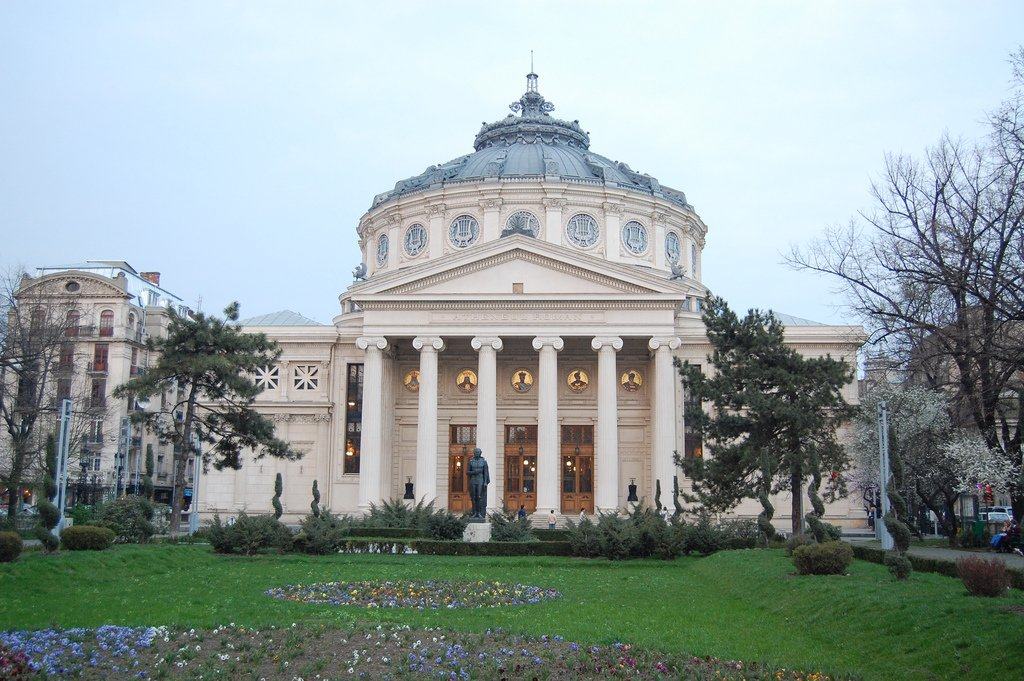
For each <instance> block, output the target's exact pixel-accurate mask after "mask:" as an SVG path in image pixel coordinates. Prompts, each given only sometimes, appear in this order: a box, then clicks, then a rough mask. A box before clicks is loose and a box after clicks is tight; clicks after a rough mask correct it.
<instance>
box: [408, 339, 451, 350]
mask: <svg viewBox="0 0 1024 681" xmlns="http://www.w3.org/2000/svg"><path fill="white" fill-rule="evenodd" d="M412 346H413V347H414V348H416V349H417V350H420V351H423V350H427V351H428V352H429V351H430V349H431V348H433V349H434V350H436V351H437V352H441V351H442V350H444V339H443V338H441V337H440V336H416V337H415V338H413V339H412Z"/></svg>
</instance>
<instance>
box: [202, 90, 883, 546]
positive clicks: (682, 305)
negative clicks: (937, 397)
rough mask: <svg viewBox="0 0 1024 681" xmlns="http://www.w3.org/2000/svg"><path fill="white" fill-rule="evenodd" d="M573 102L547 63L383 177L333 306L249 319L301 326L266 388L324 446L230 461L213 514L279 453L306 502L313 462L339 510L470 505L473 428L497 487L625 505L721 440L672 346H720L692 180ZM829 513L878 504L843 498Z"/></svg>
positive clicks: (524, 499) (538, 505) (556, 504)
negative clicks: (417, 160) (480, 121)
mask: <svg viewBox="0 0 1024 681" xmlns="http://www.w3.org/2000/svg"><path fill="white" fill-rule="evenodd" d="M553 108H554V107H553V106H552V105H551V104H550V103H549V102H547V101H546V100H545V99H544V97H542V96H541V95H540V93H539V92H538V91H537V76H536V75H535V74H532V73H531V74H529V75H528V76H527V91H526V93H525V94H524V95H523V96H522V97H521V98H520V99H519V100H518V101H517V102H515V103H514V104H512V106H511V109H512V111H513V113H512V114H510V115H508V116H507V117H505V118H503V119H501V120H499V121H497V122H495V123H491V124H485V125H484V126H483V127H482V128H481V129H480V131H479V132H478V133H477V135H476V138H475V140H474V142H473V152H472V153H469V154H466V155H463V156H459V157H458V158H455V159H453V160H451V161H448V162H446V163H443V164H440V165H436V166H430V167H429V168H427V169H426V170H425V171H424V172H423V173H421V174H419V175H416V176H414V177H410V178H408V179H405V180H402V181H400V182H398V183H396V184H395V187H394V189H392V190H390V191H387V192H384V193H382V194H379V195H377V196H376V197H375V198H374V199H373V203H372V205H371V207H370V209H369V210H368V211H367V212H366V213H365V215H363V216H362V218H361V219H360V221H359V225H358V227H357V234H358V238H359V245H360V248H361V250H362V253H363V262H364V264H362V265H360V267H359V268H358V269H357V271H356V280H355V281H354V283H353V284H352V285H351V286H350V287H349V288H348V289H347V290H345V291H344V292H343V293H341V295H340V297H339V301H340V314H338V316H337V317H335V318H334V320H333V324H332V325H321V324H317V323H315V322H313V321H311V320H308V319H305V318H303V317H301V316H299V315H297V314H295V313H293V312H287V311H285V312H278V313H274V314H269V315H264V316H261V317H255V318H252V319H248V320H246V321H245V322H244V323H245V325H246V327H247V329H249V330H252V331H260V332H263V333H266V334H267V335H268V336H270V337H271V338H273V339H274V340H276V341H277V342H278V343H279V344H280V345H281V347H282V348H283V355H282V357H281V359H280V361H279V362H278V363H277V364H275V365H274V366H268V367H266V368H265V369H264V370H262V371H261V372H259V374H258V375H257V377H256V378H257V381H258V382H259V385H260V386H262V387H263V389H264V392H263V394H262V396H261V397H260V398H259V399H258V401H257V403H258V406H259V409H260V410H261V411H263V412H264V413H266V414H268V415H270V416H271V418H272V419H273V420H274V421H275V422H276V423H277V427H278V434H279V435H280V436H281V437H283V438H284V439H286V440H288V441H289V442H291V443H292V444H293V445H294V446H295V447H296V448H298V449H300V450H302V451H304V452H305V455H304V456H303V458H302V459H300V460H298V461H294V462H279V461H273V460H270V459H260V460H255V461H253V460H247V461H246V462H245V464H244V466H243V468H242V470H241V471H238V472H234V471H223V472H211V473H210V474H209V475H208V476H207V477H205V478H204V480H203V482H202V483H201V485H200V490H199V493H198V496H199V500H200V502H199V503H200V508H201V509H202V511H203V512H204V513H205V514H207V515H212V514H213V513H215V512H216V513H219V514H221V515H222V516H223V515H231V514H234V513H237V512H239V511H241V510H246V511H249V512H264V511H266V510H268V509H269V508H270V500H271V497H272V495H273V483H274V477H275V475H276V473H278V472H280V473H282V476H283V479H284V488H285V492H284V495H283V504H284V507H285V513H286V519H291V520H296V519H298V518H299V517H300V516H302V515H305V514H306V513H308V511H309V503H310V500H311V492H310V489H311V486H312V483H313V481H314V480H316V481H317V482H318V487H319V489H320V491H321V495H322V498H321V504H322V505H323V506H325V507H326V508H329V509H330V510H331V511H333V512H335V513H359V512H361V511H364V510H365V509H367V508H368V507H369V505H370V504H371V503H379V502H380V501H382V500H385V499H392V498H406V499H417V500H418V499H427V500H435V501H436V503H437V505H439V506H442V507H447V508H450V509H452V510H454V511H462V510H465V509H468V508H469V505H470V501H469V494H468V487H467V483H466V477H465V473H464V471H465V467H466V460H467V458H468V457H470V456H471V455H472V451H473V448H474V447H480V448H481V449H482V450H483V455H484V457H485V458H486V459H487V461H488V463H489V464H490V471H491V478H492V484H491V485H490V487H489V490H488V506H489V508H499V507H501V506H502V505H504V506H507V507H509V508H512V509H518V508H519V506H520V505H522V506H525V507H526V509H527V510H528V511H530V512H536V513H537V516H538V517H540V516H544V517H546V516H547V514H548V512H549V511H550V510H552V509H553V510H554V511H555V512H556V513H560V514H565V515H575V514H578V513H579V511H580V510H581V509H583V510H586V511H587V512H588V513H591V512H594V511H612V510H615V509H622V508H625V507H626V506H627V504H628V503H629V502H630V501H632V500H634V499H636V500H642V501H645V502H646V503H653V500H654V498H655V496H656V494H657V493H658V489H659V488H660V494H661V500H662V502H663V503H666V504H671V501H670V500H671V493H672V487H673V478H674V477H676V476H681V472H680V471H678V470H677V469H676V467H675V465H674V459H673V455H674V453H676V452H679V453H680V454H683V455H685V456H700V455H702V453H703V452H702V443H701V442H700V440H699V436H698V435H697V434H696V433H693V432H689V431H687V429H686V427H685V424H684V422H683V417H682V411H683V410H682V405H683V400H684V399H685V396H684V391H683V387H682V385H681V383H680V381H679V380H678V377H677V374H676V372H675V369H674V367H673V358H677V357H678V358H680V359H686V360H690V361H691V362H693V363H697V364H702V363H705V362H706V356H707V354H708V352H709V350H710V348H709V345H708V342H707V338H706V335H705V332H704V328H703V325H702V323H701V319H700V315H701V305H702V301H703V299H704V297H705V296H706V293H707V291H706V288H705V287H704V286H703V284H702V283H701V254H702V252H703V249H704V245H705V238H706V236H707V231H708V230H707V226H706V225H705V224H704V222H703V221H702V220H701V218H700V216H699V215H697V213H696V211H695V210H694V208H693V206H692V205H690V203H689V202H688V201H687V198H686V196H685V194H683V192H681V191H678V190H675V189H671V188H669V187H667V186H665V185H662V184H661V183H660V182H659V181H658V180H656V179H655V178H653V177H651V176H650V175H646V174H642V173H638V172H636V171H634V170H632V169H631V168H630V167H629V166H627V165H626V164H625V163H620V162H617V161H612V160H610V159H608V158H607V157H605V156H602V155H600V154H597V153H595V152H594V151H592V150H591V149H590V137H589V135H588V134H587V133H586V132H585V131H584V130H583V129H582V128H581V127H580V125H579V123H578V122H576V121H571V122H569V121H563V120H559V119H557V118H554V117H553V116H552V115H551V111H552V110H553ZM781 317H782V319H783V320H784V322H785V323H786V325H787V328H786V332H787V340H788V341H789V342H790V343H792V344H793V345H794V347H796V348H798V349H799V350H800V351H801V352H803V353H806V354H810V355H823V354H826V353H828V354H831V355H832V356H836V357H843V358H845V359H847V360H848V361H850V362H853V361H855V357H856V353H857V350H858V347H859V345H860V343H861V342H862V332H861V330H860V329H859V327H847V326H826V325H821V324H816V323H814V322H809V321H807V320H801V319H797V318H794V317H788V316H785V315H781ZM846 396H847V398H848V399H849V400H850V401H851V402H854V401H856V399H857V389H856V384H855V383H851V384H850V385H849V386H848V389H847V391H846ZM679 481H680V484H681V486H682V487H684V488H685V487H686V485H687V482H686V480H684V479H682V478H681V477H680V479H679ZM777 507H778V508H779V509H780V511H783V512H782V513H780V514H779V515H778V516H777V520H778V522H779V523H780V526H782V525H788V521H787V520H786V516H785V514H784V511H785V509H788V508H789V505H788V502H785V501H784V500H780V503H779V504H778V506H777ZM738 512H740V513H745V512H751V513H756V512H757V509H754V508H753V506H751V507H749V508H747V507H741V508H740V509H739V510H738ZM828 515H829V516H830V517H831V519H832V520H833V521H834V522H845V523H848V524H852V523H855V522H857V520H858V519H859V518H862V517H863V511H862V510H861V508H860V503H859V501H856V502H850V503H847V502H843V501H841V502H839V503H837V504H834V505H833V506H831V507H830V508H829V513H828Z"/></svg>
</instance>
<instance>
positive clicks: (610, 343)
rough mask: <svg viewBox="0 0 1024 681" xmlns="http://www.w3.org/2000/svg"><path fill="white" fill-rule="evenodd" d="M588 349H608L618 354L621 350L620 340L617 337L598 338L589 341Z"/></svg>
mask: <svg viewBox="0 0 1024 681" xmlns="http://www.w3.org/2000/svg"><path fill="white" fill-rule="evenodd" d="M590 347H592V348H594V349H595V350H600V349H601V348H608V347H610V348H611V349H612V350H614V351H615V352H618V351H619V350H621V349H622V339H621V338H619V337H618V336H598V337H596V338H595V339H594V340H592V341H590Z"/></svg>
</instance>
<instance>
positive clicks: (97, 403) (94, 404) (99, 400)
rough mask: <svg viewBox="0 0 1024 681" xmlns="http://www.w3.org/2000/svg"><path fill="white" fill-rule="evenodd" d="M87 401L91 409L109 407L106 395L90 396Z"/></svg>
mask: <svg viewBox="0 0 1024 681" xmlns="http://www.w3.org/2000/svg"><path fill="white" fill-rule="evenodd" d="M87 403H88V408H89V409H106V408H107V398H106V396H105V395H104V396H103V397H90V398H89V399H88V400H87Z"/></svg>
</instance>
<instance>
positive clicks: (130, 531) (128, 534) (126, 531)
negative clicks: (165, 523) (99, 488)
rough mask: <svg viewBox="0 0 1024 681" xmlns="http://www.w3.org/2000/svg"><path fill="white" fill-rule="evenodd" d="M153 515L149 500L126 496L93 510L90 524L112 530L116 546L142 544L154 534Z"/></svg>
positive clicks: (130, 495)
mask: <svg viewBox="0 0 1024 681" xmlns="http://www.w3.org/2000/svg"><path fill="white" fill-rule="evenodd" d="M154 513H155V511H154V507H153V504H152V502H150V501H149V499H146V498H145V497H140V496H135V495H133V494H128V495H125V496H123V497H120V498H119V499H115V500H114V501H111V502H110V503H107V504H103V505H102V506H100V507H98V508H97V509H94V511H93V519H92V522H93V524H95V525H98V526H100V527H106V528H109V529H111V530H113V532H114V537H115V539H114V541H116V542H117V543H118V544H144V543H146V542H148V541H149V539H150V537H152V536H153V534H154V532H156V527H155V526H154V525H153V516H154Z"/></svg>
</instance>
